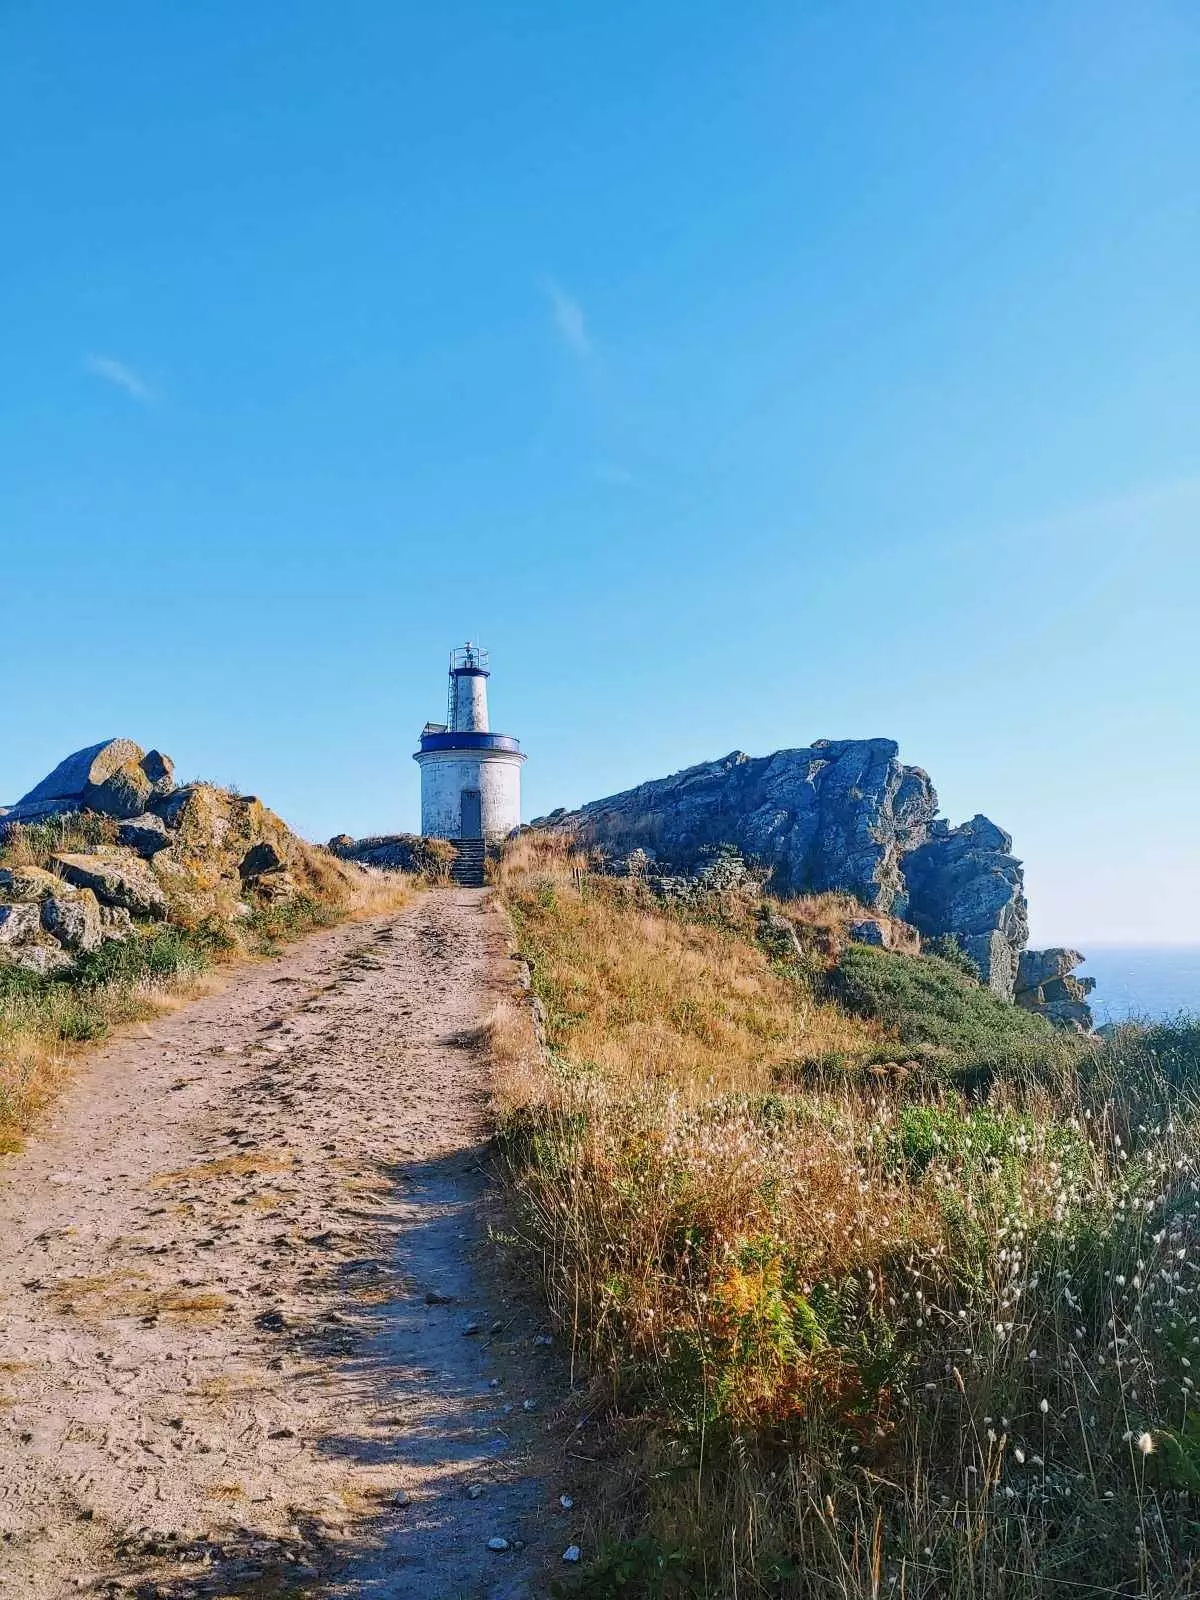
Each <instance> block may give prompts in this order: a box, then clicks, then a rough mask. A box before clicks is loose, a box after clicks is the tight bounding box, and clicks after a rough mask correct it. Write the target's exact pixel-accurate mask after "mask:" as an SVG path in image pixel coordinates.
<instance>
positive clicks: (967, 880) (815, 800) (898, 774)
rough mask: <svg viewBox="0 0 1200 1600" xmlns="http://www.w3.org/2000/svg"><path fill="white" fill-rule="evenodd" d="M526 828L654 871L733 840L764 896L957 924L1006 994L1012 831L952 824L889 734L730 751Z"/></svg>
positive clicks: (951, 928)
mask: <svg viewBox="0 0 1200 1600" xmlns="http://www.w3.org/2000/svg"><path fill="white" fill-rule="evenodd" d="M533 826H534V827H544V828H549V829H552V830H561V831H565V832H569V833H572V834H575V835H576V836H577V837H578V838H579V839H580V841H581V843H583V844H585V845H591V846H594V847H596V848H597V849H599V850H600V851H601V852H602V853H603V854H604V855H606V856H608V857H609V858H611V859H620V858H623V857H626V856H628V855H629V854H630V853H631V852H633V851H635V850H642V851H645V852H646V853H647V855H648V856H650V857H651V858H652V860H653V861H654V864H655V866H656V867H657V868H658V869H659V871H670V870H677V871H684V872H687V871H691V870H693V869H694V868H695V866H696V865H697V863H698V862H699V861H700V860H701V859H702V858H703V856H704V853H705V852H706V851H708V850H711V848H712V847H713V846H716V845H721V844H731V845H735V846H736V847H737V848H738V849H739V850H741V851H742V852H743V853H744V854H746V855H747V856H749V857H751V858H752V859H754V860H756V861H758V862H760V863H761V864H762V865H763V866H764V867H765V868H767V869H768V870H769V872H770V888H771V890H772V892H773V893H775V894H779V895H788V894H812V893H818V892H820V891H823V890H838V891H841V892H844V893H848V894H852V895H854V896H855V897H856V898H857V899H858V900H860V901H862V903H863V904H864V905H865V906H867V907H868V908H869V909H870V910H872V911H875V912H877V913H882V914H886V915H889V916H891V917H896V918H900V919H903V920H904V921H906V922H909V923H913V924H915V925H916V927H917V928H919V929H920V932H921V933H922V934H923V935H924V936H926V937H936V936H937V935H939V934H944V933H952V934H954V935H955V937H956V938H957V939H958V940H959V942H960V944H962V946H963V948H964V949H966V950H967V951H968V953H969V954H970V955H971V956H972V957H973V958H974V959H975V961H976V962H977V963H978V965H979V968H980V971H981V972H982V973H983V976H984V979H985V981H986V982H988V983H989V984H990V985H991V987H992V988H993V989H994V990H995V991H996V992H997V993H998V994H1000V995H1002V996H1003V997H1004V998H1005V999H1006V1000H1011V999H1012V998H1013V992H1014V984H1015V979H1016V969H1017V960H1018V957H1019V954H1020V951H1021V949H1022V948H1023V947H1024V944H1025V941H1026V938H1027V937H1028V924H1027V914H1026V905H1025V895H1024V887H1023V875H1022V871H1021V863H1020V862H1019V861H1018V860H1017V859H1016V858H1015V857H1014V856H1013V855H1012V854H1011V850H1012V840H1011V839H1010V838H1009V836H1008V835H1007V834H1006V833H1005V832H1004V831H1003V830H1002V829H1001V828H998V827H996V826H995V824H994V823H991V822H989V821H988V820H987V818H986V817H975V818H973V819H972V820H971V821H970V822H967V823H964V824H963V825H962V826H961V827H959V828H952V827H951V826H950V824H949V823H948V822H946V821H944V820H942V819H938V818H937V794H936V792H935V790H934V787H933V784H932V783H931V782H930V780H929V777H928V775H927V774H926V773H925V772H923V771H922V770H921V768H920V767H912V766H908V765H906V764H905V763H904V762H902V761H901V760H900V759H899V749H898V746H897V745H896V744H895V742H894V741H893V740H891V739H841V740H835V739H819V740H817V742H816V743H815V744H813V745H809V746H805V747H802V748H800V749H796V750H777V751H776V752H775V754H774V755H770V756H759V757H751V756H747V755H745V754H743V753H742V752H741V751H734V752H733V753H732V754H731V755H728V756H726V757H724V759H723V760H720V761H710V762H705V763H703V764H702V765H700V766H695V767H689V768H687V769H686V770H685V771H683V772H677V773H675V774H674V775H673V776H672V777H669V778H658V779H654V780H653V781H651V782H649V783H643V784H639V785H638V787H637V788H636V789H628V790H626V791H624V792H623V793H621V794H616V795H610V796H609V797H608V798H607V799H604V800H593V801H591V802H590V803H589V804H587V805H584V806H581V807H580V808H579V809H578V810H577V811H557V812H554V813H553V814H552V815H551V816H549V817H545V818H542V819H539V820H538V821H536V822H535V823H534V824H533Z"/></svg>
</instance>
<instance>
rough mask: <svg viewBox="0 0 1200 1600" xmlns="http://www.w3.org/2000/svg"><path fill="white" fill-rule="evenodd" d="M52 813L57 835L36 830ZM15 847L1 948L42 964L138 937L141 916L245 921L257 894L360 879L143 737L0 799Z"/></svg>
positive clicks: (7, 842)
mask: <svg viewBox="0 0 1200 1600" xmlns="http://www.w3.org/2000/svg"><path fill="white" fill-rule="evenodd" d="M49 817H58V818H61V819H62V820H61V821H60V822H59V823H57V824H56V826H55V828H54V829H53V830H51V832H50V844H49V845H48V844H47V838H46V831H45V830H41V831H38V830H33V831H28V832H26V831H24V830H26V829H28V828H30V826H31V825H34V824H37V823H39V822H42V821H44V820H45V819H46V818H49ZM22 840H23V843H22V842H21V841H22ZM54 845H57V847H58V848H57V849H55V848H53V846H54ZM13 846H17V847H16V848H12V849H11V852H10V858H9V860H8V861H6V862H5V864H4V865H3V866H0V957H2V959H3V960H4V961H5V962H6V963H7V964H10V965H14V964H15V965H18V966H23V967H25V968H27V969H29V970H31V971H34V972H42V973H49V972H53V971H56V970H57V969H58V968H61V967H67V966H69V965H70V964H71V962H72V960H74V959H75V958H77V957H79V956H83V955H86V954H87V953H88V952H89V951H91V950H94V949H95V948H96V947H97V946H98V945H99V944H101V943H102V942H103V941H105V940H109V939H127V938H130V937H132V936H133V935H134V934H135V933H136V932H137V929H136V926H135V922H134V919H135V918H136V919H138V921H140V922H147V921H148V922H156V921H162V920H170V921H173V922H175V923H176V924H178V925H180V926H183V927H196V926H199V925H201V924H202V923H204V922H206V921H208V920H209V919H215V920H216V921H218V922H220V921H225V922H233V921H235V920H237V919H239V918H242V917H245V916H246V915H247V914H248V913H249V911H250V910H251V908H252V902H253V901H255V900H257V901H258V902H259V903H262V904H274V903H278V902H280V901H284V900H290V899H293V898H295V897H296V896H298V895H309V896H311V897H312V898H313V899H316V900H321V901H325V902H328V901H331V900H334V899H337V898H339V897H340V896H341V894H342V893H344V892H345V891H346V890H347V889H348V888H349V886H350V884H351V881H352V879H353V877H354V874H353V871H352V869H350V868H348V867H345V866H343V865H341V864H340V863H339V862H338V861H336V860H335V859H334V858H333V857H332V856H330V855H328V854H327V853H326V852H324V851H321V850H316V849H314V848H313V847H312V846H311V845H309V844H306V843H305V841H304V840H303V839H300V838H299V837H298V836H297V835H296V834H294V833H293V832H292V831H291V829H290V828H289V827H288V826H287V824H286V823H284V822H283V821H282V820H281V819H280V818H279V817H277V816H276V815H275V813H274V812H272V811H269V810H268V809H267V807H266V806H264V805H263V804H262V802H261V801H259V800H258V799H256V798H255V797H254V796H253V795H240V794H234V793H232V792H230V791H229V790H225V789H219V788H217V787H216V786H215V785H213V784H207V783H191V784H186V785H184V786H182V787H179V788H176V787H175V784H174V767H173V764H172V762H171V761H170V759H169V758H168V757H167V756H164V755H162V754H161V753H160V752H158V751H155V750H151V751H150V752H149V753H146V752H145V751H143V750H142V747H141V746H140V745H138V744H135V743H134V742H133V740H132V739H108V740H105V741H104V742H103V743H101V744H97V745H90V746H89V747H88V748H87V749H86V750H80V751H77V752H76V753H75V754H74V755H72V756H68V757H67V759H66V760H65V761H62V762H60V763H59V765H58V766H57V767H56V768H55V769H54V771H53V772H52V773H50V774H49V775H48V776H47V777H46V778H43V780H42V781H41V783H39V784H38V785H37V786H36V787H35V788H33V789H31V790H30V791H29V793H28V794H27V795H24V796H23V797H22V798H21V800H19V801H18V802H17V804H16V805H15V806H13V807H10V808H9V809H8V810H7V811H4V810H3V809H2V808H0V851H4V850H6V849H8V848H9V847H13ZM30 858H33V859H36V860H38V861H39V862H40V863H42V864H41V865H36V866H35V865H27V864H26V862H28V861H29V860H30Z"/></svg>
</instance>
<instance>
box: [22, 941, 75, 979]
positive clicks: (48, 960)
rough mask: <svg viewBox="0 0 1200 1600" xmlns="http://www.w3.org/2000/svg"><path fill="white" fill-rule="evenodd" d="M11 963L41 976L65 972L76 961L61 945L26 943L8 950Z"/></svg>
mask: <svg viewBox="0 0 1200 1600" xmlns="http://www.w3.org/2000/svg"><path fill="white" fill-rule="evenodd" d="M8 960H9V963H10V964H11V965H12V966H14V967H23V968H24V969H25V971H26V972H36V973H37V975H38V976H39V977H41V978H45V977H47V976H48V975H49V974H50V973H52V972H64V971H66V969H67V968H68V967H72V966H74V964H75V963H74V962H73V961H72V959H71V957H70V956H69V955H68V954H67V952H66V951H65V950H64V949H63V948H62V946H61V945H57V944H25V945H21V946H19V947H18V948H17V949H15V950H10V951H9V952H8Z"/></svg>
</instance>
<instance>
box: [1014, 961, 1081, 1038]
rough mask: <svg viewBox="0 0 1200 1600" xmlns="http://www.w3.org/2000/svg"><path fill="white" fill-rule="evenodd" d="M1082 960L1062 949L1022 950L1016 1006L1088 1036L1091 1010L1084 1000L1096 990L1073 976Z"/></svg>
mask: <svg viewBox="0 0 1200 1600" xmlns="http://www.w3.org/2000/svg"><path fill="white" fill-rule="evenodd" d="M1083 959H1084V957H1083V956H1082V955H1081V954H1080V953H1079V951H1078V950H1067V949H1064V948H1063V947H1062V946H1055V947H1054V948H1053V949H1050V950H1023V951H1022V952H1021V960H1020V963H1019V965H1018V967H1017V982H1016V1001H1017V1004H1018V1005H1019V1006H1022V1007H1024V1009H1025V1010H1026V1011H1036V1012H1037V1013H1038V1014H1039V1015H1040V1016H1043V1017H1045V1018H1046V1020H1047V1021H1048V1022H1052V1023H1054V1025H1055V1026H1056V1027H1059V1028H1071V1029H1074V1030H1075V1031H1076V1032H1079V1033H1090V1032H1091V1031H1092V1008H1091V1006H1089V1005H1088V1003H1087V997H1088V995H1089V994H1091V992H1092V990H1093V989H1094V988H1095V987H1096V980H1095V978H1077V977H1076V976H1075V973H1074V968H1076V967H1077V966H1078V965H1079V963H1080V962H1081V961H1082V960H1083Z"/></svg>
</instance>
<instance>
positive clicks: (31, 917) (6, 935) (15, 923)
mask: <svg viewBox="0 0 1200 1600" xmlns="http://www.w3.org/2000/svg"><path fill="white" fill-rule="evenodd" d="M41 926H42V917H41V912H40V911H39V909H38V907H37V906H36V905H34V904H32V903H29V904H22V905H15V906H0V945H3V946H5V947H6V948H7V947H9V946H11V945H17V944H28V943H29V942H30V940H32V939H35V938H36V937H37V935H38V933H39V931H40V930H41Z"/></svg>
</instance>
